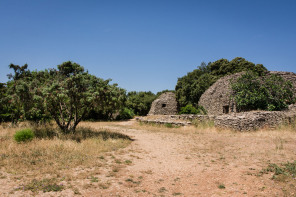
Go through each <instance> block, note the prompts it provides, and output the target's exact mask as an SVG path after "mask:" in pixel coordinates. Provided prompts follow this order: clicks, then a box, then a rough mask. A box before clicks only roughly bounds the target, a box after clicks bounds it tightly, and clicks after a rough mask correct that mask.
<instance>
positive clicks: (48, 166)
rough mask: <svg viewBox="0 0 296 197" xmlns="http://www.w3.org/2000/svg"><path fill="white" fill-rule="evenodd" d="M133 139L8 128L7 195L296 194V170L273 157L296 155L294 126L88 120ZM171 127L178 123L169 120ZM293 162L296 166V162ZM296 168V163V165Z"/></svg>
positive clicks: (1, 134)
mask: <svg viewBox="0 0 296 197" xmlns="http://www.w3.org/2000/svg"><path fill="white" fill-rule="evenodd" d="M80 126H82V127H91V128H95V129H98V130H109V131H110V132H119V133H122V134H125V135H128V136H130V137H131V138H132V139H134V141H130V140H127V139H107V140H103V139H102V138H90V139H86V140H82V141H81V142H80V143H79V142H76V141H73V140H60V139H34V140H33V141H31V142H28V143H20V144H19V143H16V142H15V141H14V140H13V134H14V132H15V131H16V130H18V129H19V128H1V129H0V142H1V144H0V191H1V196H11V195H14V196H30V195H37V196H73V195H78V196H79V195H83V196H293V195H295V194H296V188H295V187H296V182H295V177H293V175H291V174H287V172H283V173H280V174H279V175H276V176H274V175H275V172H274V168H271V167H270V164H276V165H277V167H279V169H281V170H282V169H284V166H283V165H282V164H286V163H287V162H294V161H295V160H296V157H295V155H296V131H295V129H294V128H293V127H282V128H279V129H277V130H267V129H266V130H260V131H255V132H244V133H240V132H235V131H229V130H221V129H216V128H214V127H212V126H210V127H205V126H204V125H203V126H199V127H193V126H190V127H179V128H174V127H173V128H168V126H157V125H146V124H139V123H137V122H135V121H126V122H83V123H81V124H80ZM169 127H171V126H169ZM292 167H295V165H294V166H292ZM295 170H296V169H295Z"/></svg>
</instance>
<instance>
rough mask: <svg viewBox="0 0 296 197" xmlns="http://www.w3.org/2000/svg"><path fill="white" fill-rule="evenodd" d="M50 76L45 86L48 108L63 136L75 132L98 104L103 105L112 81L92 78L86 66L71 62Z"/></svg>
mask: <svg viewBox="0 0 296 197" xmlns="http://www.w3.org/2000/svg"><path fill="white" fill-rule="evenodd" d="M49 73H50V75H49V77H48V78H47V80H46V81H45V82H44V84H43V87H42V94H43V98H44V104H45V107H46V109H47V111H48V112H49V113H50V115H51V117H53V119H54V120H55V121H56V123H57V125H58V126H59V127H60V129H61V130H62V132H63V133H70V132H73V133H74V132H75V129H76V127H77V125H78V124H79V122H80V121H81V120H82V119H83V118H84V116H86V114H87V113H88V112H89V111H90V110H91V109H93V107H94V103H95V102H100V98H101V97H100V96H101V94H103V92H104V91H105V90H106V86H107V85H108V83H109V80H107V81H104V80H103V79H100V78H97V77H95V76H93V75H90V74H88V72H85V71H84V68H83V67H82V66H80V65H79V64H76V63H73V62H70V61H68V62H64V63H63V64H61V65H58V70H55V69H52V70H50V72H49Z"/></svg>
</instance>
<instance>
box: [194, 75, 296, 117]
mask: <svg viewBox="0 0 296 197" xmlns="http://www.w3.org/2000/svg"><path fill="white" fill-rule="evenodd" d="M243 73H244V72H241V73H235V74H232V75H228V76H225V77H222V78H221V79H219V80H218V81H216V83H214V84H213V85H212V86H211V87H210V88H209V89H207V90H206V91H205V93H204V94H203V95H202V96H201V97H200V100H199V102H198V105H201V106H203V107H204V108H205V109H206V110H207V112H208V114H209V115H223V114H228V113H236V112H237V110H236V105H235V102H234V101H233V100H232V99H231V97H230V96H231V94H232V90H231V87H230V84H231V81H235V80H237V79H238V78H239V77H240V76H241V75H242V74H243ZM269 73H270V74H277V75H280V76H281V77H283V78H284V79H285V80H289V81H291V82H292V84H293V86H294V93H295V95H296V74H295V73H293V72H274V71H272V72H269Z"/></svg>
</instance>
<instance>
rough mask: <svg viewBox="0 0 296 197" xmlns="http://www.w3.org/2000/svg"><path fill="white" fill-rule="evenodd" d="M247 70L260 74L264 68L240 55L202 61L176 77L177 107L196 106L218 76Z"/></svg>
mask: <svg viewBox="0 0 296 197" xmlns="http://www.w3.org/2000/svg"><path fill="white" fill-rule="evenodd" d="M248 70H250V71H253V72H256V73H258V74H259V75H261V74H262V73H264V72H265V71H266V68H265V67H264V66H263V65H262V64H256V65H255V64H254V63H252V62H249V61H247V60H245V59H244V58H241V57H237V58H234V59H233V60H231V61H228V60H227V59H220V60H217V61H215V62H213V63H211V62H210V63H208V64H206V63H204V62H202V63H201V65H200V66H199V67H198V68H197V69H195V70H193V71H192V72H189V73H187V75H185V76H183V77H181V78H179V79H178V82H177V85H176V97H177V101H178V104H179V107H180V108H181V107H185V106H186V105H187V104H192V105H193V106H194V107H197V103H198V101H199V98H200V97H201V95H202V94H203V93H204V92H205V91H206V90H207V89H208V88H209V87H210V86H211V85H213V84H214V83H215V82H216V81H217V80H218V79H219V78H221V77H223V76H225V75H229V74H233V73H237V72H241V71H248Z"/></svg>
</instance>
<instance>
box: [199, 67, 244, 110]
mask: <svg viewBox="0 0 296 197" xmlns="http://www.w3.org/2000/svg"><path fill="white" fill-rule="evenodd" d="M242 74H243V72H241V73H236V74H233V75H228V76H225V77H222V78H221V79H219V80H218V81H216V83H214V84H213V85H212V86H211V87H209V89H207V90H206V91H205V93H203V95H201V97H200V99H199V102H198V105H200V106H203V107H204V108H205V110H206V111H207V113H208V114H209V115H222V114H228V113H231V112H236V108H235V103H234V101H233V100H231V99H230V96H231V94H232V91H231V81H232V80H237V79H238V78H239V77H240V76H242Z"/></svg>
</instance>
